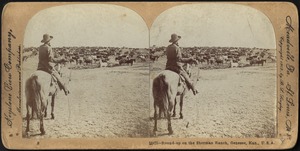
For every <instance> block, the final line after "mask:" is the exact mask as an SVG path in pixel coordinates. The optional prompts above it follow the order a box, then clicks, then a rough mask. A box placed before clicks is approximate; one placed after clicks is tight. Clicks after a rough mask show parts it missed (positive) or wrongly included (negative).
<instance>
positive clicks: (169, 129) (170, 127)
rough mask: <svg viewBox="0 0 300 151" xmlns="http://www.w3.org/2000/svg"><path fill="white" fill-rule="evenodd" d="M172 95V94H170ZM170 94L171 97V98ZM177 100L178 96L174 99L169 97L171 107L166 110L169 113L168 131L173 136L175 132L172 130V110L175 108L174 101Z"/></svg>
mask: <svg viewBox="0 0 300 151" xmlns="http://www.w3.org/2000/svg"><path fill="white" fill-rule="evenodd" d="M170 94H172V93H170ZM170 94H169V96H171V95H170ZM175 98H176V94H175V96H174V97H169V104H168V105H169V106H168V109H167V110H166V112H167V119H168V131H169V135H171V134H173V130H172V123H171V113H172V109H173V107H174V102H173V101H174V100H175Z"/></svg>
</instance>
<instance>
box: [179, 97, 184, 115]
mask: <svg viewBox="0 0 300 151" xmlns="http://www.w3.org/2000/svg"><path fill="white" fill-rule="evenodd" d="M183 97H184V93H183V94H182V95H180V104H179V105H180V113H179V115H180V117H179V118H180V119H183V114H182V106H183Z"/></svg>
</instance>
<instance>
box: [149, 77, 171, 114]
mask: <svg viewBox="0 0 300 151" xmlns="http://www.w3.org/2000/svg"><path fill="white" fill-rule="evenodd" d="M165 79H166V77H165V75H162V74H161V75H159V76H158V77H156V78H155V79H154V80H153V86H152V93H153V98H154V107H155V106H158V107H159V110H160V111H161V112H163V113H165V112H166V111H168V107H169V100H168V93H167V91H168V84H167V83H166V81H165ZM165 115H166V114H165Z"/></svg>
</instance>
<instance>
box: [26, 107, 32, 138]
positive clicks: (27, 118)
mask: <svg viewBox="0 0 300 151" xmlns="http://www.w3.org/2000/svg"><path fill="white" fill-rule="evenodd" d="M26 108H27V114H26V120H27V127H26V136H27V137H29V124H30V119H31V113H32V110H31V109H32V107H30V106H29V105H27V106H26ZM30 111H31V113H30Z"/></svg>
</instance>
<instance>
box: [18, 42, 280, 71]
mask: <svg viewBox="0 0 300 151" xmlns="http://www.w3.org/2000/svg"><path fill="white" fill-rule="evenodd" d="M80 50H81V51H76V50H75V51H66V48H54V49H53V51H54V54H55V57H58V58H59V57H62V58H64V59H65V60H66V62H69V63H73V64H76V65H85V66H88V65H92V64H99V65H100V67H109V66H115V65H124V64H126V65H133V64H134V63H135V62H137V61H139V62H146V61H152V62H154V61H157V60H158V59H159V57H162V56H164V55H165V51H164V50H165V49H163V48H156V49H145V50H146V51H148V52H146V53H140V52H138V51H137V50H138V49H136V48H135V49H128V50H129V51H127V52H125V53H123V54H121V51H118V48H114V49H105V50H101V51H91V50H90V49H82V48H81V49H80ZM82 50H83V51H82ZM210 50H211V48H207V49H203V48H202V51H201V50H200V51H199V50H195V49H189V48H183V49H182V53H183V57H191V56H194V57H195V58H196V59H197V60H198V62H199V63H201V64H203V63H206V64H208V65H209V64H211V65H212V64H214V65H221V64H224V63H227V64H228V63H229V64H230V65H231V67H235V66H238V64H239V62H240V61H241V58H240V57H241V56H243V58H245V57H246V61H248V62H249V64H250V65H255V64H257V65H262V66H263V64H264V63H266V59H270V60H272V61H275V57H274V56H272V55H270V54H269V52H268V50H269V49H260V51H256V52H254V51H253V49H250V48H248V49H242V50H233V51H232V49H230V48H224V49H221V50H220V51H210ZM159 52H162V53H159ZM37 54H38V50H37V48H34V47H31V48H27V49H24V51H23V61H26V60H27V59H28V58H30V57H33V56H36V55H37ZM111 58H114V60H115V61H114V62H117V64H116V63H114V64H113V63H112V61H110V59H111Z"/></svg>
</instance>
